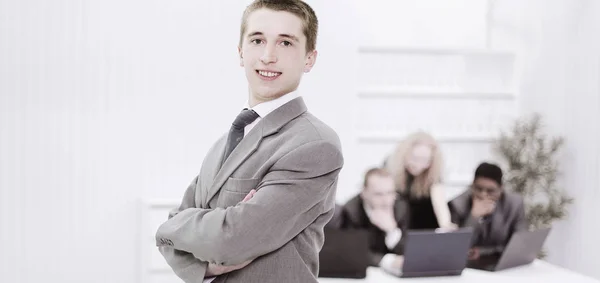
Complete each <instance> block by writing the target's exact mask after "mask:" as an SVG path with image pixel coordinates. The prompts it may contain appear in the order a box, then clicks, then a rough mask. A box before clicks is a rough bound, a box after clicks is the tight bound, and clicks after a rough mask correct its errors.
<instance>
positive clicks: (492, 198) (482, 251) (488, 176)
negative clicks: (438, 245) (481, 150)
mask: <svg viewBox="0 0 600 283" xmlns="http://www.w3.org/2000/svg"><path fill="white" fill-rule="evenodd" d="M502 175H503V173H502V169H500V167H498V166H497V165H495V164H490V163H485V162H484V163H481V164H480V165H479V166H478V167H477V169H476V170H475V177H474V180H473V184H472V185H471V187H470V189H468V190H466V191H465V192H464V193H463V194H461V195H459V196H457V197H456V198H454V199H453V200H452V201H450V203H449V208H450V212H451V215H452V221H453V222H455V223H457V224H458V225H460V227H472V228H473V237H472V239H473V244H472V245H473V249H471V252H470V255H469V259H471V260H478V259H479V258H480V257H487V256H498V255H500V254H501V253H502V251H503V250H504V247H505V246H506V245H507V244H508V241H509V240H510V237H511V236H512V234H513V233H515V232H517V231H520V230H525V229H527V221H526V219H525V206H524V204H523V198H522V197H521V196H520V195H519V194H516V193H513V192H507V191H505V190H504V189H503V188H502Z"/></svg>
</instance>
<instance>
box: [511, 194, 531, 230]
mask: <svg viewBox="0 0 600 283" xmlns="http://www.w3.org/2000/svg"><path fill="white" fill-rule="evenodd" d="M527 226H528V223H527V218H526V217H525V203H524V202H523V199H519V202H518V203H517V215H516V218H515V222H514V224H513V227H512V232H513V233H514V232H517V231H522V230H527V228H528V227H527Z"/></svg>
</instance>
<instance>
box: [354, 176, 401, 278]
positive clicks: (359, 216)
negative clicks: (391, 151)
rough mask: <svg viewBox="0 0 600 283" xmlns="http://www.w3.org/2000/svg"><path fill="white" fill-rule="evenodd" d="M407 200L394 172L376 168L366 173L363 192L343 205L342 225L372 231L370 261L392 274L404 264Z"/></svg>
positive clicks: (396, 272) (398, 270) (370, 232)
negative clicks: (404, 198)
mask: <svg viewBox="0 0 600 283" xmlns="http://www.w3.org/2000/svg"><path fill="white" fill-rule="evenodd" d="M406 209H407V207H406V204H405V203H404V201H402V200H401V199H400V197H399V196H398V193H397V192H396V188H395V186H394V179H393V178H392V175H391V174H390V173H389V172H388V171H386V170H385V169H380V168H374V169H371V170H369V171H367V173H366V174H365V178H364V183H363V189H362V192H361V193H360V194H359V195H358V196H356V197H354V198H353V199H351V200H350V201H348V202H347V203H346V204H345V205H344V206H343V208H342V229H366V230H368V231H369V248H370V251H371V254H370V255H369V257H370V258H369V261H370V264H371V265H372V266H379V267H381V268H383V269H384V270H385V271H387V272H390V273H392V274H398V273H399V272H400V270H401V268H402V264H403V262H404V257H402V256H401V255H402V248H403V241H401V239H402V232H403V230H404V228H405V215H406Z"/></svg>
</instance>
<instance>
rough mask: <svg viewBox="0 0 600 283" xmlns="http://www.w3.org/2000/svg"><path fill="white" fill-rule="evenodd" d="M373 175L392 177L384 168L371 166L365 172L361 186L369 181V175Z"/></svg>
mask: <svg viewBox="0 0 600 283" xmlns="http://www.w3.org/2000/svg"><path fill="white" fill-rule="evenodd" d="M373 175H377V176H382V177H390V178H391V177H392V174H391V173H390V172H389V171H388V170H386V169H384V168H371V169H369V170H368V171H367V173H365V179H364V181H363V188H366V187H367V184H368V183H369V178H371V176H373Z"/></svg>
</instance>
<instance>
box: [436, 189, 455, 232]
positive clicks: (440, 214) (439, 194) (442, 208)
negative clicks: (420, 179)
mask: <svg viewBox="0 0 600 283" xmlns="http://www.w3.org/2000/svg"><path fill="white" fill-rule="evenodd" d="M431 205H432V206H433V211H434V212H435V216H436V218H437V221H438V223H439V226H440V228H456V225H455V224H454V223H452V221H451V217H450V209H449V208H448V205H447V202H446V196H445V194H444V187H443V186H442V185H441V184H435V185H433V186H432V187H431Z"/></svg>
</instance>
